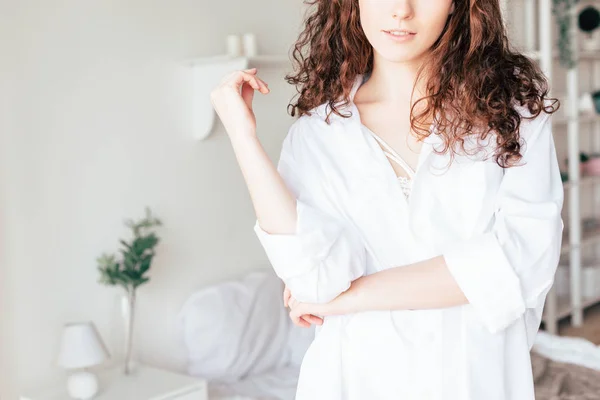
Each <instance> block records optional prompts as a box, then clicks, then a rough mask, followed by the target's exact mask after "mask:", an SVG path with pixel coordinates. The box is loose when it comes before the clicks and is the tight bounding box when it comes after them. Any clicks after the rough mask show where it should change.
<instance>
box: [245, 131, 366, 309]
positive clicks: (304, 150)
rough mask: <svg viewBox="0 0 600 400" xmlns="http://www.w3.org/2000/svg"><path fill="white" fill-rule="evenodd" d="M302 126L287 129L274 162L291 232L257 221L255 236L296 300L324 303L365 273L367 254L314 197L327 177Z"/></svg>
mask: <svg viewBox="0 0 600 400" xmlns="http://www.w3.org/2000/svg"><path fill="white" fill-rule="evenodd" d="M301 122H302V121H300V120H298V121H296V122H295V123H294V124H293V125H292V126H291V127H290V130H289V132H288V134H287V136H286V137H285V139H284V141H283V145H282V150H281V154H280V157H279V161H278V164H277V171H278V172H279V174H280V175H281V177H282V178H283V180H284V182H285V184H286V186H287V187H288V189H289V190H290V191H291V192H292V193H293V195H294V196H295V198H296V211H297V220H296V231H295V233H294V234H275V233H268V232H266V231H265V230H263V229H262V227H261V226H260V224H259V222H258V219H257V220H256V221H255V224H254V232H255V233H256V235H257V237H258V239H259V241H260V243H261V245H262V247H263V248H264V250H265V253H266V255H267V257H268V259H269V261H270V263H271V265H272V266H273V269H274V270H275V273H276V274H277V276H278V277H279V278H281V279H282V280H283V281H284V282H285V284H286V285H287V286H288V288H289V289H290V291H291V293H292V295H293V296H294V297H295V298H296V299H297V300H299V301H301V302H307V303H327V302H329V301H331V300H333V299H334V298H335V297H337V296H338V295H339V294H341V293H342V292H344V291H346V290H347V289H348V288H349V287H350V284H351V282H352V281H354V280H355V279H357V278H359V277H361V276H363V275H364V274H365V263H366V253H365V247H364V245H363V244H362V240H361V238H360V236H359V234H358V232H356V231H355V228H354V227H353V226H352V225H350V224H349V223H348V221H346V220H345V219H344V218H342V217H340V216H339V215H337V214H334V213H333V212H331V211H330V210H331V208H332V207H327V205H326V204H325V201H326V200H325V197H324V196H322V195H321V194H320V193H319V190H320V189H319V188H320V187H321V186H320V184H319V182H321V181H322V180H323V179H326V177H325V176H319V175H318V173H316V172H315V171H316V168H315V167H314V166H315V165H318V164H319V161H318V160H317V159H315V155H314V153H312V152H311V151H310V146H308V145H307V143H306V140H307V139H306V137H304V135H305V132H303V129H307V127H306V124H302V123H301ZM327 179H329V178H327ZM332 179H334V178H332Z"/></svg>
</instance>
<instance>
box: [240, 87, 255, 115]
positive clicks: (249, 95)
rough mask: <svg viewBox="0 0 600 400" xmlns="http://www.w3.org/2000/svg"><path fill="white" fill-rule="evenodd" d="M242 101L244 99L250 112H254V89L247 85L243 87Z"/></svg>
mask: <svg viewBox="0 0 600 400" xmlns="http://www.w3.org/2000/svg"><path fill="white" fill-rule="evenodd" d="M242 99H244V103H246V106H247V107H248V108H249V109H250V110H252V99H254V89H253V88H251V87H250V86H248V85H246V84H244V85H242Z"/></svg>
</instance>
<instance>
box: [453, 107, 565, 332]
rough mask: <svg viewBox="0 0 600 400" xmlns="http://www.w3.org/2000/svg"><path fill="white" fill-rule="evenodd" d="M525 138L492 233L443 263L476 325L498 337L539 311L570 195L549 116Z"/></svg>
mask: <svg viewBox="0 0 600 400" xmlns="http://www.w3.org/2000/svg"><path fill="white" fill-rule="evenodd" d="M540 120H541V122H540V123H539V124H535V122H534V123H532V125H536V126H537V127H533V128H532V129H533V130H534V132H533V133H532V134H531V136H530V137H528V138H525V140H526V143H525V151H524V154H523V158H522V160H521V161H522V162H520V163H519V164H523V163H525V165H520V166H515V167H511V168H507V169H506V170H505V174H504V177H503V179H502V183H501V185H500V189H499V192H498V194H497V197H496V208H495V220H494V225H493V229H492V230H491V231H490V232H487V233H483V234H480V235H477V236H475V237H473V238H471V239H469V240H466V241H461V242H459V243H457V244H455V245H453V246H451V248H450V249H448V251H445V252H444V254H443V256H444V259H445V261H446V264H447V266H448V269H449V270H450V273H451V274H452V275H453V277H454V279H455V280H456V282H457V284H458V285H459V287H460V288H461V289H462V291H463V293H464V295H465V297H466V298H467V299H468V301H469V303H470V305H471V306H472V307H473V309H474V312H475V314H476V315H477V318H478V319H479V320H480V321H481V322H482V324H483V325H484V326H485V327H486V328H487V329H488V330H489V331H490V332H492V333H496V332H499V331H501V330H503V329H505V328H507V327H508V326H510V325H511V324H512V323H513V322H515V320H517V319H518V318H520V317H521V316H522V315H523V314H524V313H525V311H526V309H530V308H538V307H539V305H540V304H543V302H544V301H545V298H546V295H547V293H548V291H549V290H550V288H551V286H552V284H553V282H554V274H555V272H556V268H557V265H558V262H559V258H560V250H561V244H562V232H563V227H564V224H563V221H562V218H561V210H562V205H563V197H564V191H563V190H564V189H563V184H562V180H561V177H560V171H559V165H558V160H557V156H556V150H555V144H554V139H553V136H552V128H551V119H550V114H543V117H541V118H540Z"/></svg>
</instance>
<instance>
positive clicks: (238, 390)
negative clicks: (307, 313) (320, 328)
mask: <svg viewBox="0 0 600 400" xmlns="http://www.w3.org/2000/svg"><path fill="white" fill-rule="evenodd" d="M282 291H283V286H282V283H281V281H280V280H279V278H277V277H276V276H275V275H274V274H273V273H272V270H270V269H268V268H267V269H265V270H261V271H254V272H251V273H249V274H248V275H246V276H245V277H243V278H241V279H239V280H235V281H229V282H224V283H222V284H219V285H215V286H211V287H208V288H204V289H201V290H199V291H197V292H196V293H194V294H192V296H191V297H190V298H189V300H188V301H187V302H186V304H185V305H184V306H183V308H182V311H181V314H180V320H181V328H182V336H183V338H184V342H185V345H186V347H187V350H188V360H189V363H188V373H189V374H190V375H192V376H199V377H203V378H207V379H209V382H210V383H209V396H210V399H211V400H294V394H295V391H296V385H297V380H298V375H299V370H300V364H301V361H302V358H303V356H304V353H305V352H306V350H307V349H308V346H309V345H310V342H311V341H312V338H313V337H314V329H312V328H311V329H304V328H299V327H296V326H294V325H293V324H292V323H291V321H290V319H289V317H288V315H287V310H286V309H285V308H284V307H283V301H282ZM534 350H535V351H536V352H537V353H539V354H540V355H542V356H545V357H547V358H550V359H552V360H554V361H559V362H569V363H572V364H577V365H581V366H583V367H587V368H592V369H596V370H599V371H600V346H596V345H594V344H593V343H592V342H590V341H588V340H585V339H582V338H576V337H563V336H555V335H550V334H549V333H547V332H545V331H540V332H539V333H538V335H537V337H536V341H535V344H534Z"/></svg>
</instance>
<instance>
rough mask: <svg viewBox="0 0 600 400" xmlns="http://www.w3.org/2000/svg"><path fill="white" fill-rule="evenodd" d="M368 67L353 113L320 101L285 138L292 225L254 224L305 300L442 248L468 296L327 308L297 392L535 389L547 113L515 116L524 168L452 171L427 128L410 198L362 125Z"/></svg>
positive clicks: (343, 397) (447, 398) (423, 393)
mask: <svg viewBox="0 0 600 400" xmlns="http://www.w3.org/2000/svg"><path fill="white" fill-rule="evenodd" d="M364 78H365V77H364V76H362V75H359V76H357V78H356V82H355V84H354V86H353V88H352V91H351V96H350V98H351V102H350V104H349V105H348V106H347V109H344V108H342V109H341V112H342V113H343V114H348V111H350V112H351V113H352V117H350V118H348V119H345V118H342V117H339V116H336V115H335V114H332V115H331V117H330V122H331V124H330V125H328V124H327V123H326V122H325V116H326V104H325V103H324V104H322V105H321V106H318V107H315V109H313V111H314V112H313V114H312V115H310V116H308V115H304V116H302V117H300V118H299V119H297V120H296V121H295V122H294V123H293V124H292V126H291V127H290V129H289V132H288V134H287V136H286V137H285V139H284V142H283V146H282V151H281V155H280V159H279V163H278V167H277V168H278V171H279V173H280V174H281V176H282V177H283V179H284V181H285V182H286V185H287V186H288V187H289V189H290V190H291V191H292V192H293V194H294V195H295V196H296V198H297V212H298V219H297V231H296V233H295V234H290V235H287V234H269V233H267V232H266V231H264V230H263V229H262V228H261V227H260V226H259V224H258V220H257V221H256V223H255V225H254V231H255V232H256V234H257V236H258V238H259V240H260V243H261V244H262V246H263V247H264V249H265V252H266V254H267V256H268V258H269V260H270V262H271V264H272V266H273V268H274V270H275V272H276V273H277V275H278V276H279V277H280V278H281V279H282V280H283V281H284V282H285V283H286V285H288V287H289V288H290V290H291V292H292V295H293V296H294V297H296V298H297V299H298V300H299V301H302V302H313V303H325V302H329V301H330V300H332V299H334V298H335V297H336V296H338V295H339V294H340V293H342V292H343V291H345V290H346V289H348V287H349V286H350V283H351V282H352V281H353V280H355V279H357V278H359V277H360V276H363V275H367V274H372V273H374V272H377V271H381V270H384V269H387V268H392V267H398V266H404V265H408V264H411V263H415V262H418V261H422V260H425V259H429V258H432V257H436V256H439V255H443V256H444V259H445V261H446V264H447V265H448V268H449V270H450V272H451V274H452V275H453V277H454V278H455V280H456V282H457V284H458V285H459V286H460V288H461V290H462V291H463V292H464V294H465V296H466V298H467V299H468V300H469V303H468V304H466V305H461V306H457V307H450V308H440V309H427V310H414V311H410V310H392V311H370V312H362V313H356V314H351V315H342V316H333V317H326V318H325V320H324V323H323V325H322V326H318V327H317V330H316V336H315V339H314V341H313V343H312V344H311V346H310V348H309V349H308V351H307V353H306V355H305V357H304V359H303V363H302V367H301V371H300V377H299V382H298V388H297V397H296V400H427V399H433V400H442V399H443V400H454V399H456V400H534V387H533V377H532V371H531V361H530V356H529V351H530V349H531V347H532V345H533V342H534V337H535V335H536V333H537V331H538V329H539V325H540V322H541V316H542V309H543V305H544V301H545V298H546V295H547V293H548V291H549V290H550V288H551V286H552V283H553V280H554V273H555V271H556V267H557V264H558V260H559V255H560V247H561V241H562V231H563V221H562V219H561V209H562V205H563V196H564V193H563V186H562V182H561V178H560V172H559V166H558V161H557V157H556V151H555V147H554V140H553V137H552V130H551V122H550V116H549V115H548V114H545V113H541V114H540V115H539V116H538V117H536V118H534V119H522V121H521V127H520V133H521V138H522V140H523V142H524V143H525V145H524V146H523V148H522V154H523V155H524V157H523V160H522V163H526V165H524V166H518V167H512V168H509V169H506V170H503V169H502V168H500V167H499V166H498V165H497V164H496V163H495V162H494V160H493V158H491V157H490V158H486V157H483V156H481V155H478V156H477V157H473V156H467V155H464V154H463V155H456V156H455V158H454V161H453V162H452V163H451V164H450V166H449V168H446V167H447V165H448V163H449V161H450V158H449V157H450V155H449V154H450V153H448V154H446V155H439V154H436V153H434V152H433V150H434V149H437V148H438V147H437V146H441V144H442V139H441V138H440V137H439V136H438V135H437V134H436V130H435V127H434V126H432V134H431V135H430V136H429V137H428V138H427V139H426V140H425V141H424V143H423V146H422V148H421V153H420V154H419V161H418V164H417V168H416V173H415V175H414V180H413V182H412V190H411V194H410V197H409V198H406V197H404V195H403V193H402V190H401V188H400V186H399V185H398V182H397V177H396V174H395V172H394V170H393V168H392V166H391V164H390V163H389V161H388V160H387V158H386V155H385V154H384V152H383V151H382V149H381V147H380V146H379V145H378V143H377V141H376V140H375V139H374V138H373V137H372V136H371V135H369V134H368V133H366V132H365V130H364V129H362V123H361V121H360V115H359V113H358V109H357V107H356V105H355V104H354V102H353V98H354V94H355V93H356V90H357V89H358V87H359V86H360V84H362V83H363V81H364ZM521 111H522V115H523V116H527V115H530V114H529V113H528V111H527V110H526V109H525V108H524V107H523V108H521V109H520V112H521ZM476 138H477V135H475V134H473V135H471V136H469V137H468V138H467V140H466V143H465V146H467V149H469V147H468V146H469V144H476ZM493 143H495V142H494V141H493V139H491V140H489V139H488V142H487V146H486V149H487V150H488V151H489V150H490V149H492V145H491V144H493ZM439 149H441V147H439ZM489 154H491V153H488V155H489Z"/></svg>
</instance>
